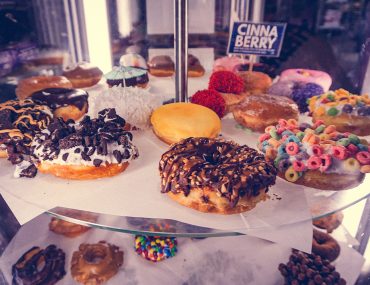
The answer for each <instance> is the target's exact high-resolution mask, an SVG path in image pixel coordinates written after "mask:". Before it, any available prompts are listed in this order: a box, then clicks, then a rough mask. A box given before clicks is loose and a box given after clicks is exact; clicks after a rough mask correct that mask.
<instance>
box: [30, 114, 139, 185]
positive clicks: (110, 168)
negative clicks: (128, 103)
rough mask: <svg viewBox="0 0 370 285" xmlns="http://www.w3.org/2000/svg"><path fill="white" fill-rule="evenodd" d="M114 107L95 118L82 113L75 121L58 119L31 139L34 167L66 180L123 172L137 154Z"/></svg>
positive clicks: (129, 134)
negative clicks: (76, 121)
mask: <svg viewBox="0 0 370 285" xmlns="http://www.w3.org/2000/svg"><path fill="white" fill-rule="evenodd" d="M124 126H125V121H124V119H122V118H121V117H119V116H117V114H116V112H115V110H114V109H104V110H102V111H101V112H100V113H99V117H98V118H97V119H93V120H91V119H90V117H89V116H85V117H84V119H83V120H82V121H80V122H79V123H78V124H75V123H74V121H73V120H69V121H67V122H65V121H63V119H61V118H58V119H54V121H53V122H52V123H51V124H50V125H49V126H48V128H47V129H46V130H44V131H42V132H41V133H39V134H38V135H36V137H35V138H34V140H33V142H32V147H33V153H34V156H35V157H36V159H37V168H38V170H39V171H40V172H42V173H50V174H53V175H55V176H57V177H60V178H65V179H77V180H81V179H96V178H102V177H110V176H114V175H117V174H119V173H121V172H123V171H124V170H125V169H126V168H127V166H128V165H129V162H130V161H131V160H133V159H136V158H137V157H138V151H137V148H136V147H135V146H134V145H133V144H132V142H131V141H132V134H131V133H130V132H126V131H124V130H123V128H124Z"/></svg>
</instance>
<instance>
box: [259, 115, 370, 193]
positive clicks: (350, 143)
mask: <svg viewBox="0 0 370 285" xmlns="http://www.w3.org/2000/svg"><path fill="white" fill-rule="evenodd" d="M258 147H259V149H260V150H262V151H263V152H264V153H265V154H266V157H267V159H269V160H271V161H274V164H275V166H276V167H277V168H278V171H279V176H280V177H282V178H284V179H285V180H287V181H289V182H292V183H297V184H301V185H305V186H308V187H313V188H318V189H322V190H343V189H348V188H352V187H355V186H357V185H359V184H360V183H361V182H362V180H363V179H364V175H365V174H364V173H366V172H370V152H369V146H368V142H367V141H366V140H361V139H360V138H358V137H357V136H356V135H353V134H350V133H340V132H337V131H336V128H335V126H333V125H330V126H325V125H324V124H323V122H322V121H318V122H316V123H315V124H314V125H313V126H311V125H308V124H301V125H298V123H297V122H296V121H295V120H288V121H286V120H283V119H282V120H280V121H279V123H278V124H277V125H276V126H269V127H267V128H266V129H265V133H264V134H263V135H261V136H260V138H259V145H258Z"/></svg>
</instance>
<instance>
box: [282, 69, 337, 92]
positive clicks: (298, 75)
mask: <svg viewBox="0 0 370 285" xmlns="http://www.w3.org/2000/svg"><path fill="white" fill-rule="evenodd" d="M279 81H294V82H305V83H310V82H311V83H316V84H318V85H320V86H321V87H322V88H323V89H324V91H325V92H327V91H328V90H329V88H330V86H331V83H332V79H331V76H330V75H329V74H327V73H326V72H324V71H320V70H312V69H303V68H297V69H287V70H284V71H283V72H282V73H281V74H280V78H279Z"/></svg>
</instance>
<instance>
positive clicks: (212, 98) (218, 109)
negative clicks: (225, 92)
mask: <svg viewBox="0 0 370 285" xmlns="http://www.w3.org/2000/svg"><path fill="white" fill-rule="evenodd" d="M191 103H194V104H198V105H202V106H204V107H207V108H209V109H211V110H212V111H214V112H215V113H216V114H217V115H218V116H219V117H220V119H221V118H222V117H223V116H224V115H225V110H226V104H225V100H224V98H223V97H222V96H221V95H220V94H219V93H218V92H217V91H215V90H200V91H197V92H196V93H195V94H194V95H193V96H192V97H191Z"/></svg>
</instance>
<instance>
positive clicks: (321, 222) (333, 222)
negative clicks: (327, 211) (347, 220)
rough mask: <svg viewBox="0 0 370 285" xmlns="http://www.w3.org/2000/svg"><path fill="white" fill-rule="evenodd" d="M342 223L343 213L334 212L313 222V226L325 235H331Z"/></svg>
mask: <svg viewBox="0 0 370 285" xmlns="http://www.w3.org/2000/svg"><path fill="white" fill-rule="evenodd" d="M342 221H343V213H342V212H336V213H333V214H331V215H327V216H325V217H322V218H319V219H315V220H313V222H312V223H313V225H314V226H316V227H318V228H320V229H325V230H326V232H327V233H329V234H330V233H332V232H333V231H334V230H335V229H336V228H338V227H339V226H340V225H341V224H342Z"/></svg>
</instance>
